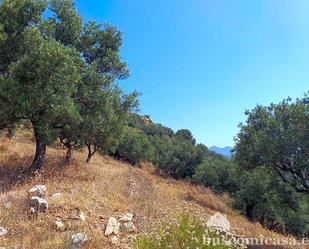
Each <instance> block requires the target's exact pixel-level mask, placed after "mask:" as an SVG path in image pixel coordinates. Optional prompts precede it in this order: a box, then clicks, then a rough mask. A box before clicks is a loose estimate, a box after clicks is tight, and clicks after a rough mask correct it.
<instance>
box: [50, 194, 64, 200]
mask: <svg viewBox="0 0 309 249" xmlns="http://www.w3.org/2000/svg"><path fill="white" fill-rule="evenodd" d="M61 197H62V194H61V193H55V194H53V195H52V196H51V197H50V199H51V200H59V199H61Z"/></svg>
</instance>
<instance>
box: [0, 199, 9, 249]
mask: <svg viewBox="0 0 309 249" xmlns="http://www.w3.org/2000/svg"><path fill="white" fill-rule="evenodd" d="M3 206H4V207H5V208H6V209H10V208H11V207H12V202H10V201H9V202H6V203H4V204H3ZM0 249H1V248H0Z"/></svg>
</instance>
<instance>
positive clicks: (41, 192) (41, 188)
mask: <svg viewBox="0 0 309 249" xmlns="http://www.w3.org/2000/svg"><path fill="white" fill-rule="evenodd" d="M46 190H47V188H46V185H36V186H34V187H32V188H31V189H30V190H29V194H30V195H31V196H38V197H40V198H45V197H46Z"/></svg>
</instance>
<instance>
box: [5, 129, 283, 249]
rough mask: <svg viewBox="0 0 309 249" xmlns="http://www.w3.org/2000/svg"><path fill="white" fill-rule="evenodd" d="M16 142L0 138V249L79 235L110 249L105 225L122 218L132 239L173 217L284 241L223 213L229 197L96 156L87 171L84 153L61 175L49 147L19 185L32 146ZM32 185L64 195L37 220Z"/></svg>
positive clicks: (63, 242)
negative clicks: (214, 218) (61, 227)
mask: <svg viewBox="0 0 309 249" xmlns="http://www.w3.org/2000/svg"><path fill="white" fill-rule="evenodd" d="M16 137H17V138H15V139H13V140H8V139H6V138H5V137H4V136H2V137H0V190H1V193H0V226H4V227H6V228H7V229H8V231H9V233H8V235H7V236H5V237H3V238H0V247H1V246H4V247H6V248H18V249H19V248H25V249H36V248H40V249H49V248H50V249H51V248H53V249H57V248H59V249H60V248H62V249H63V248H67V245H68V241H69V238H70V236H71V235H72V234H73V233H75V232H81V231H82V232H86V233H87V234H88V235H89V237H90V241H89V242H88V243H87V244H86V246H85V248H86V249H90V248H103V249H104V248H114V246H113V245H112V244H111V243H110V242H109V240H108V239H107V238H106V237H105V236H104V226H105V224H106V223H107V220H108V219H109V217H111V216H114V217H117V216H119V215H121V214H123V213H125V212H132V213H133V214H134V215H135V217H136V218H135V224H136V226H137V228H138V233H140V232H145V231H150V230H152V229H154V228H156V227H158V226H159V224H160V223H161V222H162V220H164V221H165V222H168V221H171V222H172V221H173V220H174V218H175V217H176V216H177V214H179V212H183V211H184V212H188V213H190V214H191V215H195V216H197V217H199V218H200V219H201V220H206V219H207V218H208V217H209V216H210V215H212V214H213V213H214V212H216V211H220V212H223V213H226V214H227V216H228V218H229V219H230V221H231V223H232V226H233V227H234V228H235V230H236V231H237V233H238V234H241V235H246V236H265V237H271V238H277V237H283V236H282V235H279V234H276V233H273V232H270V231H268V230H265V229H264V228H262V227H261V226H260V225H258V224H252V223H250V222H248V221H247V220H246V219H245V218H243V217H242V216H241V215H239V214H237V213H236V212H235V211H233V210H232V209H231V208H230V207H229V198H228V197H227V196H222V197H219V196H216V195H214V194H213V193H212V192H211V191H210V190H209V189H206V188H203V187H200V186H195V185H192V184H190V183H188V182H185V181H176V180H174V179H170V178H161V177H159V176H156V175H155V174H154V171H153V169H152V167H151V165H144V166H143V167H141V168H133V167H131V166H130V165H127V164H125V163H121V162H118V161H115V160H112V159H111V158H109V157H104V156H100V155H95V156H94V158H93V160H92V161H91V163H90V164H86V163H84V160H85V158H86V153H85V152H83V151H74V154H73V160H72V162H71V164H70V165H68V166H65V167H64V166H63V158H64V155H65V150H63V149H61V148H57V147H59V146H56V147H55V146H54V147H53V148H48V151H47V158H46V163H45V165H44V170H43V171H42V172H40V174H38V175H36V176H35V177H32V178H30V179H25V180H23V179H22V178H21V177H20V174H21V172H22V170H23V169H25V168H26V167H27V166H28V165H30V163H31V160H32V155H33V153H34V145H33V143H32V142H31V135H29V134H28V133H27V134H26V135H25V134H23V133H22V134H20V133H18V134H16ZM35 184H46V185H47V188H48V194H49V195H52V194H53V193H56V192H61V193H62V195H63V196H62V198H61V199H60V200H56V201H50V202H49V204H50V208H49V210H48V212H47V213H45V214H41V215H40V216H39V217H37V218H33V217H30V216H29V215H28V213H27V209H28V203H27V191H28V190H29V188H30V187H31V186H33V185H35ZM9 202H10V203H11V204H12V206H11V208H9V209H7V208H5V207H4V205H5V204H7V203H9ZM81 212H84V213H85V215H86V221H84V222H83V221H80V220H79V218H78V217H79V214H80V213H81ZM57 217H59V218H61V219H62V221H63V222H64V223H65V224H66V231H63V232H59V231H57V229H56V227H55V225H54V220H55V219H56V218H57ZM124 236H125V235H123V237H124ZM132 240H133V239H132V238H130V237H126V238H125V242H123V243H121V244H120V246H119V247H120V248H125V246H128V245H130V241H132Z"/></svg>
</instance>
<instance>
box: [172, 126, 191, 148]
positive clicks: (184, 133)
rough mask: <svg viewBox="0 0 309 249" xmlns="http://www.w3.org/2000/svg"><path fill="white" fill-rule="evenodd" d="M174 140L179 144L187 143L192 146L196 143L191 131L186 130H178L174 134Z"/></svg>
mask: <svg viewBox="0 0 309 249" xmlns="http://www.w3.org/2000/svg"><path fill="white" fill-rule="evenodd" d="M175 139H176V141H178V142H179V143H181V142H188V143H191V144H193V145H195V143H196V141H195V139H194V137H193V135H192V133H191V131H189V130H188V129H182V130H178V131H177V132H176V133H175Z"/></svg>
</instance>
